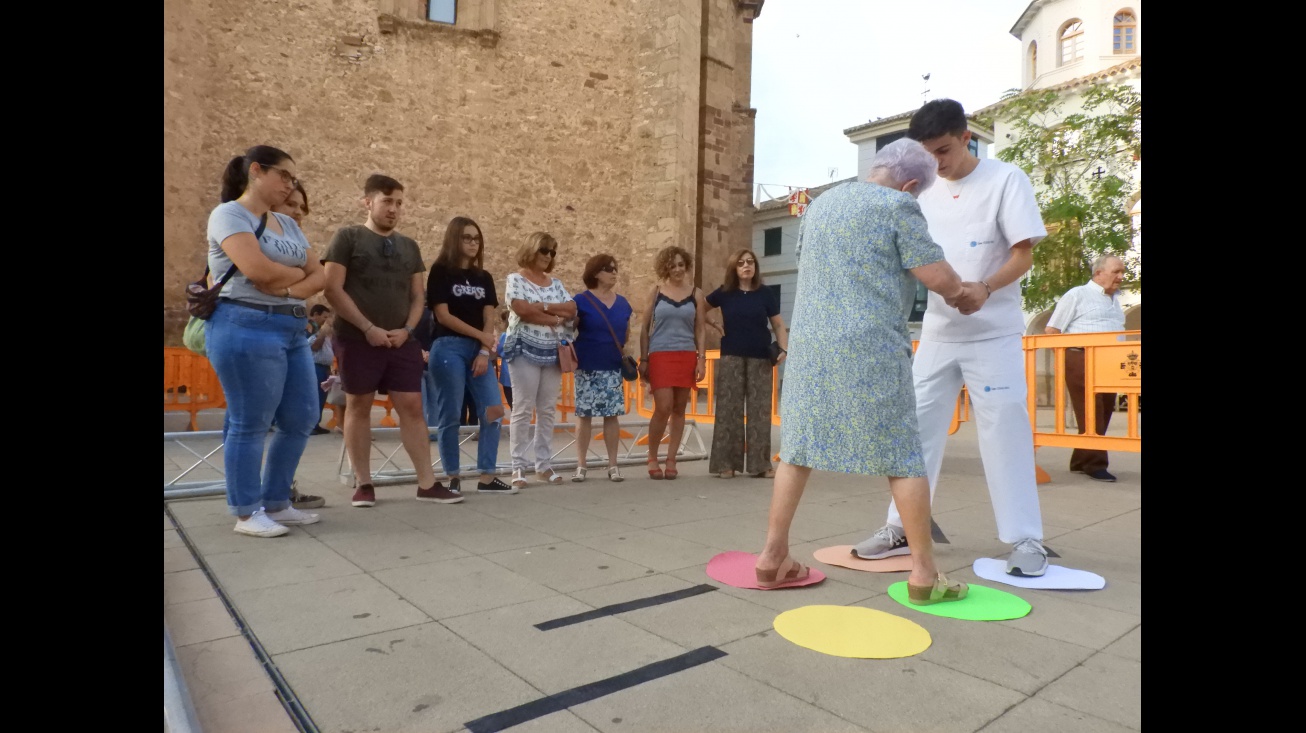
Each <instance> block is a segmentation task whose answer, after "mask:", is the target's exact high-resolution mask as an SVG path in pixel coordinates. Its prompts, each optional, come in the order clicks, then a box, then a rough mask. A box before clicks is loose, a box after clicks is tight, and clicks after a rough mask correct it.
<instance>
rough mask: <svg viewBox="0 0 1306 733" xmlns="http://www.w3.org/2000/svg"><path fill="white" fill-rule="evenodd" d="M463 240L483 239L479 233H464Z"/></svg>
mask: <svg viewBox="0 0 1306 733" xmlns="http://www.w3.org/2000/svg"><path fill="white" fill-rule="evenodd" d="M463 241H464V242H484V241H485V240H484V239H482V238H481V235H479V234H464V235H463Z"/></svg>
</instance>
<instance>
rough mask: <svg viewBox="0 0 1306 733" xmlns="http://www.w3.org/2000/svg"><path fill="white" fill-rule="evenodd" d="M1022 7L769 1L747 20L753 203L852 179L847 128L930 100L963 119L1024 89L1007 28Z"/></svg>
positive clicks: (939, 0) (1008, 2) (998, 0)
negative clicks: (958, 109)
mask: <svg viewBox="0 0 1306 733" xmlns="http://www.w3.org/2000/svg"><path fill="white" fill-rule="evenodd" d="M1028 5H1029V0H766V4H765V5H763V7H762V14H761V16H760V17H759V18H758V19H757V20H755V21H754V22H753V86H752V106H753V107H754V108H755V109H757V120H756V128H755V130H756V131H755V137H754V146H753V150H754V173H753V180H754V181H755V182H756V183H758V184H763V185H764V186H765V188H764V189H763V191H759V190H758V188H757V187H754V191H753V196H754V200H755V201H756V200H758V199H759V198H763V199H764V198H771V197H775V196H780V195H786V194H787V193H788V189H786V188H785V186H794V187H816V186H821V185H824V184H826V183H830V182H831V181H834V180H841V179H844V178H849V177H851V176H855V175H857V146H856V145H854V144H853V143H851V142H849V141H848V138H847V136H845V135H844V134H843V131H844V130H846V129H848V128H849V127H854V126H856V125H861V124H865V123H867V122H870V121H871V120H874V119H876V118H877V117H890V116H892V115H896V114H900V113H902V112H909V111H911V110H914V109H916V108H917V107H919V106H920V105H921V103H922V101H924V100H930V99H942V98H948V99H955V100H957V101H958V102H961V104H962V106H963V107H964V108H965V109H966V111H967V112H968V113H969V112H971V111H973V110H976V109H979V108H981V107H985V106H987V105H989V104H992V103H993V102H996V101H998V99H999V98H1001V96H1002V93H1003V92H1004V91H1006V90H1008V89H1011V88H1013V87H1018V86H1020V60H1021V59H1020V42H1019V41H1018V40H1016V37H1015V36H1013V35H1011V33H1010V32H1009V31H1010V30H1011V26H1013V25H1015V23H1016V20H1017V19H1018V18H1019V17H1020V14H1021V12H1023V11H1024V10H1025V8H1026V7H1027V6H1028ZM925 74H929V75H930V78H929V81H924V80H922V79H921V77H922V76H924V75H925ZM926 89H928V90H929V93H928V95H926V96H922V94H921V92H922V91H924V90H926ZM832 168H833V169H837V170H836V171H835V172H834V175H833V176H831V175H830V171H831V169H832ZM763 192H764V194H765V195H764V194H763Z"/></svg>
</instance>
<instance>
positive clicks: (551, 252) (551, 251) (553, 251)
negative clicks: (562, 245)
mask: <svg viewBox="0 0 1306 733" xmlns="http://www.w3.org/2000/svg"><path fill="white" fill-rule="evenodd" d="M540 254H542V255H548V256H550V257H557V256H558V250H556V249H548V248H546V247H540Z"/></svg>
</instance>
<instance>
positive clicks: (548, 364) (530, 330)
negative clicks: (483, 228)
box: [503, 232, 576, 489]
mask: <svg viewBox="0 0 1306 733" xmlns="http://www.w3.org/2000/svg"><path fill="white" fill-rule="evenodd" d="M557 256H558V240H556V239H554V238H553V237H552V236H550V235H549V234H547V233H545V232H535V233H534V234H532V235H531V236H530V237H528V238H527V239H526V243H525V244H523V245H522V247H521V249H519V250H517V265H518V266H519V267H520V268H521V269H520V270H518V271H517V272H514V273H510V274H509V275H508V284H507V287H506V288H505V290H504V292H505V293H506V294H507V298H508V304H509V306H510V307H511V308H512V313H511V314H510V315H509V316H508V331H507V333H506V337H505V338H504V341H503V360H504V361H505V362H507V363H508V372H509V376H510V377H511V379H512V390H513V391H512V393H513V406H512V422H511V423H510V425H509V426H508V436H509V445H510V446H511V451H512V485H513V487H514V488H517V489H521V488H523V487H525V486H526V470H527V466H528V465H529V464H530V463H531V462H532V460H531V456H530V455H529V453H530V452H532V451H533V452H534V454H535V455H534V464H535V474H536V475H537V476H539V477H540V479H541V480H542V481H545V482H547V483H550V484H561V483H562V476H561V475H560V474H558V473H557V472H555V471H554V470H553V465H552V463H553V423H554V421H555V418H556V413H555V409H556V405H557V403H558V395H559V394H560V393H561V392H562V369H561V368H560V367H559V366H558V342H559V340H561V339H568V338H570V330H569V329H568V327H567V323H568V322H569V321H571V320H572V319H574V318H575V317H576V302H575V301H573V300H572V299H571V294H570V293H568V292H567V288H565V287H564V286H563V284H562V281H561V280H559V279H558V278H556V277H553V276H552V275H550V274H549V273H551V272H553V266H554V264H555V263H556V261H557ZM532 411H535V413H536V414H535V427H534V434H533V435H532V428H531V412H532Z"/></svg>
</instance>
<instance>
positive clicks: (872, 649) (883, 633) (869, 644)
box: [775, 606, 931, 659]
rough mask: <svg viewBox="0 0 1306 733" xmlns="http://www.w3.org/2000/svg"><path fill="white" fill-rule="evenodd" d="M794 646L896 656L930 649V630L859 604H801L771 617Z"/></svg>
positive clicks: (874, 656) (863, 656)
mask: <svg viewBox="0 0 1306 733" xmlns="http://www.w3.org/2000/svg"><path fill="white" fill-rule="evenodd" d="M775 630H776V632H777V633H779V634H780V635H781V636H783V637H784V638H786V639H788V640H789V641H792V642H793V643H795V644H797V645H798V646H801V647H805V648H807V649H812V650H814V651H818V652H820V653H822V654H829V655H830V656H834V657H852V658H854V659H897V658H899V657H910V656H912V655H914V654H920V653H921V652H923V651H925V650H926V649H929V648H930V642H931V639H930V632H928V631H926V630H925V629H924V628H922V627H921V626H920V625H919V624H916V623H915V622H913V621H909V620H907V619H905V618H902V617H901V616H894V615H893V614H891V613H885V612H884V611H876V610H875V609H873V608H862V607H860V606H803V607H802V608H795V609H794V610H792V611H785V612H784V613H782V614H780V615H779V616H776V617H775Z"/></svg>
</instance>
